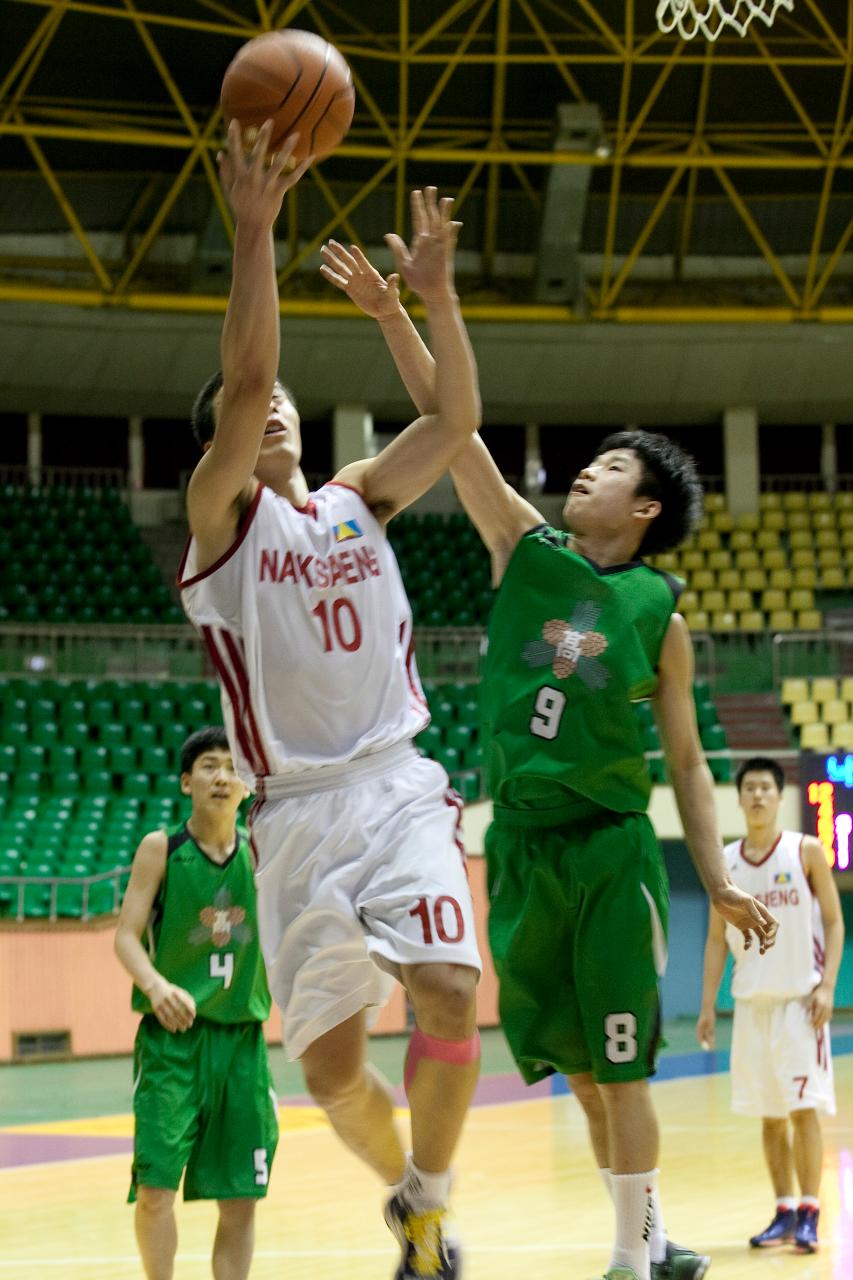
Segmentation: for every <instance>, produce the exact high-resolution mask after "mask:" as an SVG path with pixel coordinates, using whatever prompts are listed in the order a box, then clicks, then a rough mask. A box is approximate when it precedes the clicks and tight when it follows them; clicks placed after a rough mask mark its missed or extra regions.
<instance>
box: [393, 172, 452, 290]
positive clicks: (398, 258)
mask: <svg viewBox="0 0 853 1280" xmlns="http://www.w3.org/2000/svg"><path fill="white" fill-rule="evenodd" d="M411 209H412V242H411V247H409V246H407V245H406V244H405V242H404V241H403V240H401V239H400V237H399V236H397V235H393V234H390V235H387V236H386V237H385V243H386V244H387V245H388V247H389V249H390V250H391V252H392V253H393V255H394V262H395V263H396V266H397V271H398V272H399V274H400V275H401V276H402V277H403V279H404V280H405V282H406V284H407V285H408V286H409V288H410V289H414V291H415V293H417V294H419V295H420V297H421V299H422V300H423V301H424V302H434V301H440V300H445V299H447V298H449V297H454V296H455V286H454V280H453V255H454V252H455V249H456V241H457V238H458V236H459V232H460V230H461V228H462V223H461V222H454V221H453V220H452V217H451V215H452V213H453V200H452V199H451V198H450V197H449V196H445V197H444V198H443V199H441V200H439V199H438V198H437V193H436V189H435V187H426V188H425V189H424V190H423V191H413V192H412V197H411Z"/></svg>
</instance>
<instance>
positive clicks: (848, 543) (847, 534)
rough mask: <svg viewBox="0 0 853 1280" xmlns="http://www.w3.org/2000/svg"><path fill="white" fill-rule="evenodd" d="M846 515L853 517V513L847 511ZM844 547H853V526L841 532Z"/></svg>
mask: <svg viewBox="0 0 853 1280" xmlns="http://www.w3.org/2000/svg"><path fill="white" fill-rule="evenodd" d="M844 514H845V515H846V516H847V515H849V516H851V517H853V511H845V512H844ZM841 545H842V547H853V525H848V526H847V527H846V528H844V529H842V530H841Z"/></svg>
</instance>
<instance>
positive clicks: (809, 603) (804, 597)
mask: <svg viewBox="0 0 853 1280" xmlns="http://www.w3.org/2000/svg"><path fill="white" fill-rule="evenodd" d="M788 608H789V609H793V610H794V611H795V612H796V613H799V612H800V611H801V610H803V609H813V608H814V592H813V591H806V590H804V589H799V590H795V591H792V592H791V594H790V595H789V596H788Z"/></svg>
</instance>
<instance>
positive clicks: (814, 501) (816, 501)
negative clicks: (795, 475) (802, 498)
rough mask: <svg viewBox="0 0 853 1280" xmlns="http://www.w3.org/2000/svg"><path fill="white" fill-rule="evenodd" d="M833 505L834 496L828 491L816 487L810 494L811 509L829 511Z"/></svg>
mask: <svg viewBox="0 0 853 1280" xmlns="http://www.w3.org/2000/svg"><path fill="white" fill-rule="evenodd" d="M831 506H832V498H830V496H829V494H828V493H823V492H821V490H820V489H814V490H812V492H811V493H810V494H809V510H810V511H828V510H829V509H830V507H831Z"/></svg>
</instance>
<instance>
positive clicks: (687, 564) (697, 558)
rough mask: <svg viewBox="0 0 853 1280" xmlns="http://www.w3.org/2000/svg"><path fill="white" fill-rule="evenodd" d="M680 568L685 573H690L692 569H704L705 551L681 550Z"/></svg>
mask: <svg viewBox="0 0 853 1280" xmlns="http://www.w3.org/2000/svg"><path fill="white" fill-rule="evenodd" d="M681 568H682V569H683V570H684V572H685V573H691V572H692V571H693V570H694V569H704V568H705V552H704V551H683V552H682V553H681Z"/></svg>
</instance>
